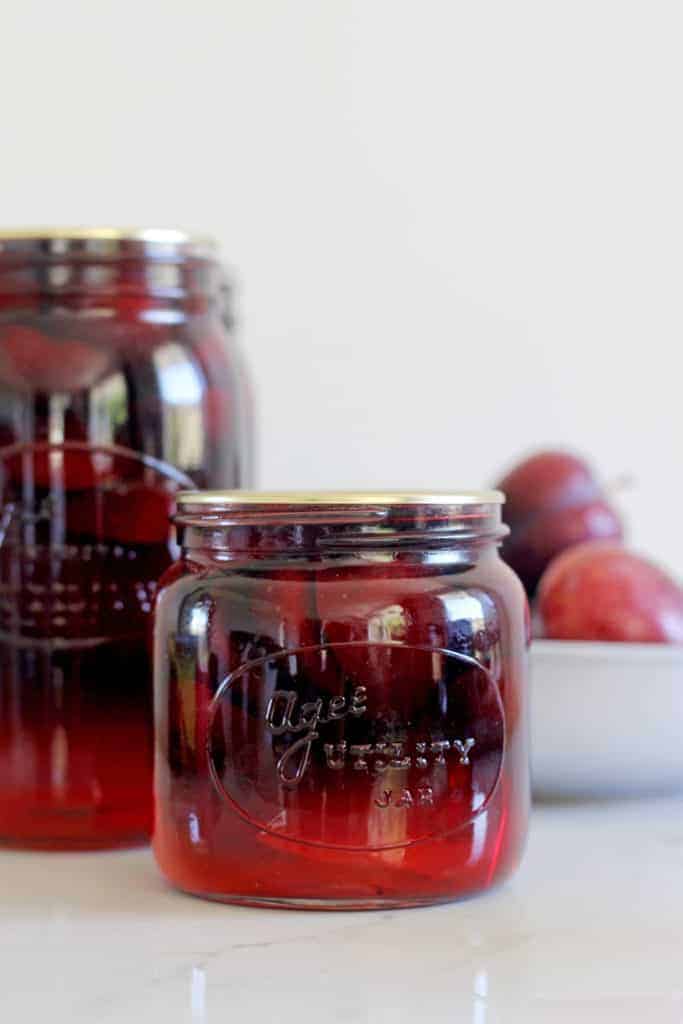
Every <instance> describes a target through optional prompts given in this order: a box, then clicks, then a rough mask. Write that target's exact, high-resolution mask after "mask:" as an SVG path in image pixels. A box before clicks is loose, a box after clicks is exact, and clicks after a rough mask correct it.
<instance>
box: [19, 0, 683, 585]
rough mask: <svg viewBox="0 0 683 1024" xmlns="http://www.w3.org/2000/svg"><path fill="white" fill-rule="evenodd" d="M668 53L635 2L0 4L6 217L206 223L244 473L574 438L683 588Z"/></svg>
mask: <svg viewBox="0 0 683 1024" xmlns="http://www.w3.org/2000/svg"><path fill="white" fill-rule="evenodd" d="M682 41H683V8H682V7H681V5H680V3H677V2H672V3H664V2H657V0H654V2H653V0H643V2H638V3H628V2H623V0H621V2H605V0H590V2H583V0H572V2H549V0H540V2H536V3H533V2H530V0H515V2H512V3H511V2H509V0H505V2H500V3H499V2H486V0H470V2H468V3H462V2H454V0H445V2H436V0H412V2H405V0H279V2H276V0H272V2H267V0H193V2H189V0H186V2H183V3H179V2H174V0H164V2H149V0H148V2H144V0H135V2H131V0H116V2H108V0H102V2H98V3H93V2H92V0H88V2H73V0H59V2H55V3H49V2H43V3H37V2H35V0H33V2H26V0H23V2H22V3H21V4H20V3H19V0H14V2H12V3H11V4H10V3H8V2H7V0H5V3H4V4H3V5H2V10H1V12H0V110H1V111H2V121H1V127H2V135H1V136H0V138H1V143H0V145H1V154H0V157H1V158H0V184H1V186H2V199H3V204H2V220H4V221H5V224H6V225H7V226H17V225H20V224H27V225H37V224H41V223H61V224H64V223H66V224H69V223H70V224H102V223H107V222H108V223H113V224H117V225H122V224H123V225H126V224H144V225H154V226H173V225H179V226H182V227H187V228H191V229H201V230H208V231H209V232H212V233H214V234H216V235H217V236H218V237H219V239H220V241H221V243H222V246H223V252H224V254H225V257H226V259H227V260H228V261H229V263H230V264H231V265H232V266H233V267H234V268H235V270H236V271H237V274H238V279H239V282H240V304H239V312H240V319H241V323H242V327H241V334H242V343H243V346H244V349H245V351H246V353H247V356H248V359H249V362H250V364H251V368H252V374H253V376H254V378H255V381H256V385H257V394H258V399H259V414H260V445H259V447H260V473H259V482H260V484H262V485H264V486H270V487H274V486H283V487H285V486H287V487H293V486H327V487H341V486H379V485H382V486H420V487H434V488H439V489H443V488H452V487H456V488H457V487H467V486H470V487H472V486H477V485H480V484H483V483H487V482H489V481H490V480H491V478H495V477H496V476H497V475H498V472H499V470H500V469H501V468H503V467H505V466H507V465H508V464H509V463H510V462H511V461H514V460H515V459H516V458H517V456H518V455H519V454H522V453H525V452H526V451H527V450H528V449H533V448H536V447H539V446H546V445H548V444H550V445H558V444H561V445H569V446H571V447H573V448H575V449H577V450H578V451H580V452H585V453H586V454H588V455H589V456H590V457H592V459H593V460H594V462H595V464H596V466H597V467H598V469H599V471H600V473H601V474H602V476H603V477H604V478H605V479H607V480H610V479H612V478H614V477H617V476H619V475H620V474H623V473H627V474H630V475H631V476H632V478H633V483H632V487H631V489H630V490H629V491H628V492H626V493H624V494H623V496H622V498H621V504H622V506H623V508H624V510H625V512H626V513H627V515H628V517H629V521H630V527H631V536H632V539H633V541H634V543H635V544H636V545H637V546H638V547H639V548H641V549H642V550H644V551H646V552H649V553H651V554H652V555H654V556H655V557H657V558H659V559H660V560H661V561H663V562H665V563H667V564H668V565H669V566H670V567H671V568H673V569H674V570H675V571H677V572H678V573H680V574H682V575H683V530H681V527H680V525H679V519H680V504H681V498H682V497H683V483H682V479H681V470H682V468H683V467H682V465H681V463H682V460H681V442H682V441H683V436H682V435H683V430H682V425H683V412H682V408H681V407H682V404H683V396H682V395H681V367H682V365H683V360H682V357H681V339H682V336H683V303H682V301H681V296H682V285H683V144H682V137H683V136H682V131H681V128H682V125H681V99H682V96H683V92H682V89H683V61H682V60H681V46H682Z"/></svg>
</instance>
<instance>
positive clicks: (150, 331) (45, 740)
mask: <svg viewBox="0 0 683 1024" xmlns="http://www.w3.org/2000/svg"><path fill="white" fill-rule="evenodd" d="M224 293H225V289H224V285H223V276H222V273H221V271H220V268H219V266H218V263H217V261H216V253H215V249H214V247H213V245H212V243H210V242H207V241H204V240H197V239H192V238H190V237H188V236H186V235H184V234H182V233H180V232H175V231H134V232H120V231H114V230H107V229H104V230H93V231H57V232H38V233H33V232H28V233H22V232H14V233H9V234H7V233H5V234H2V235H0V843H9V844H12V845H20V846H42V847H98V846H118V845H127V844H131V843H136V842H141V841H145V840H146V839H147V838H148V836H149V832H150V829H151V823H152V686H151V675H152V672H151V661H150V649H149V648H150V635H149V634H150V628H149V622H150V618H151V606H152V603H153V599H154V593H155V589H156V581H157V579H158V577H159V576H160V574H161V573H162V572H163V571H164V570H165V569H166V568H167V567H168V566H169V565H170V564H171V562H172V561H173V560H174V558H175V557H177V553H178V552H177V548H176V547H175V546H174V543H173V539H174V534H173V531H172V528H171V525H170V522H169V516H170V514H171V511H172V509H173V506H174V498H175V494H176V492H177V491H178V489H179V488H181V487H188V486H193V487H205V486H240V485H243V484H244V483H245V482H247V481H248V474H249V467H248V432H249V414H248V398H247V397H246V388H245V382H244V377H243V372H242V369H241V364H240V361H239V359H238V357H237V355H236V352H235V349H234V346H233V344H232V341H231V339H230V335H229V330H228V324H227V315H226V309H225V294H224Z"/></svg>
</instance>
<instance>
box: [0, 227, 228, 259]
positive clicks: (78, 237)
mask: <svg viewBox="0 0 683 1024" xmlns="http://www.w3.org/2000/svg"><path fill="white" fill-rule="evenodd" d="M217 251H218V246H217V244H216V242H215V240H214V239H212V238H210V237H208V236H204V235H194V234H191V233H188V232H186V231H179V230H177V229H175V228H113V227H92V228H86V227H74V228H68V227H64V228H45V227H36V228H8V229H1V228H0V255H1V254H3V253H16V254H17V255H19V254H25V255H27V256H28V255H35V256H43V257H46V256H47V257H50V256H54V257H60V256H67V255H69V256H78V255H80V256H95V257H98V258H100V259H103V258H104V259H106V258H107V257H109V258H113V257H117V256H122V255H129V256H136V255H137V256H144V257H145V258H148V259H173V258H175V259H180V258H187V257H194V258H196V259H213V258H215V256H216V254H217Z"/></svg>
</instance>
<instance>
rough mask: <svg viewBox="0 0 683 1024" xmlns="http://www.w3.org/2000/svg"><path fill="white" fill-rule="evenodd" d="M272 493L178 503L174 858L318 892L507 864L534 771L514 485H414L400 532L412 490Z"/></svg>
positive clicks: (169, 623) (388, 896)
mask: <svg viewBox="0 0 683 1024" xmlns="http://www.w3.org/2000/svg"><path fill="white" fill-rule="evenodd" d="M259 497H260V496H258V495H254V496H252V497H251V498H249V497H245V496H240V495H239V494H237V493H236V494H234V495H233V496H232V497H230V496H227V497H226V496H223V497H222V498H221V496H219V495H217V496H215V497H212V496H210V495H204V496H201V498H200V499H199V500H197V499H196V497H194V498H193V496H192V495H187V496H183V497H182V499H181V504H180V516H179V525H180V529H181V535H182V543H183V560H182V561H181V562H180V563H179V564H178V565H177V566H174V567H173V568H172V569H171V570H170V571H169V573H168V574H167V575H166V576H165V577H164V578H163V579H162V581H161V584H160V588H161V589H160V593H159V598H158V602H157V608H156V623H155V644H156V657H155V661H156V665H155V688H156V701H157V703H156V709H157V710H156V715H157V721H156V728H157V755H156V794H157V801H156V824H155V836H154V848H155V853H156V856H157V860H158V862H159V865H160V867H161V869H162V871H163V872H164V873H165V875H166V876H167V877H168V878H169V879H170V880H171V881H172V882H173V883H174V884H175V885H177V886H179V887H180V888H182V889H185V890H187V891H190V892H193V893H196V894H199V895H204V896H208V897H210V898H214V899H219V900H225V901H230V902H238V903H253V904H259V905H261V904H263V905H271V906H293V907H321V908H337V907H346V908H353V907H359V908H361V907H367V908H371V907H382V906H410V905H419V904H423V903H432V902H436V901H440V900H449V899H455V898H458V897H461V896H465V895H467V894H470V893H473V892H477V891H480V890H483V889H486V888H488V887H489V886H491V885H493V884H495V883H496V882H498V881H500V880H502V879H503V878H505V877H506V876H507V875H508V874H509V873H510V872H511V871H512V870H513V868H514V867H515V865H516V863H517V861H518V859H519V857H520V854H521V849H522V846H523V842H524V836H525V833H526V827H527V816H528V802H529V788H528V766H527V732H526V711H525V702H526V688H525V652H526V632H525V598H524V595H523V591H522V588H521V586H520V584H519V581H518V580H517V578H516V577H515V576H514V575H513V574H512V573H511V571H510V570H509V569H508V568H507V567H506V566H505V565H504V564H503V563H502V562H501V561H500V560H499V558H498V556H497V552H496V542H497V540H498V538H499V537H500V536H502V532H503V531H502V530H501V528H500V519H499V507H498V499H497V498H495V496H494V497H492V496H489V500H484V498H485V497H486V496H476V495H474V496H463V495H460V496H454V497H453V499H452V500H451V502H450V503H448V502H446V499H442V501H443V502H446V503H445V504H444V505H434V504H432V503H431V502H430V501H428V500H426V499H424V498H419V497H415V499H414V504H413V505H408V506H407V507H406V508H404V509H403V512H404V518H405V520H406V526H405V529H402V528H401V526H400V525H399V526H397V523H396V521H395V520H396V515H397V509H396V508H395V507H394V505H393V504H392V502H398V501H399V498H398V497H397V498H395V499H393V498H391V496H381V497H380V496H378V498H377V499H373V498H372V497H371V496H356V501H355V504H354V503H353V502H352V496H348V497H346V496H345V497H344V500H343V501H342V503H341V505H340V506H338V507H335V506H330V501H331V499H330V498H326V497H324V496H319V497H317V498H316V496H309V497H308V501H309V504H308V505H306V504H305V501H304V498H303V497H298V496H293V497H290V502H291V503H290V504H287V503H286V501H285V499H283V498H280V499H277V500H276V499H270V500H269V499H268V498H267V497H266V496H261V497H260V503H259ZM456 498H459V499H460V500H459V501H456ZM338 500H339V499H338ZM400 500H405V498H402V499H400ZM212 501H213V505H212V504H211V502H212ZM278 501H279V504H278ZM241 517H243V518H246V519H250V520H252V522H253V523H256V524H258V525H256V526H252V527H251V528H246V527H243V526H241V525H239V520H240V518H241ZM278 517H280V518H281V519H283V520H284V521H285V522H287V523H288V525H272V524H273V522H274V520H275V522H277V519H278ZM312 520H313V521H314V523H315V525H311V521H312ZM221 522H222V523H223V524H224V525H223V526H221V525H220V524H221ZM268 524H271V525H268Z"/></svg>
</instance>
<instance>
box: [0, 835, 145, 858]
mask: <svg viewBox="0 0 683 1024" xmlns="http://www.w3.org/2000/svg"><path fill="white" fill-rule="evenodd" d="M149 841H150V840H149V835H148V834H147V833H144V832H140V833H134V834H132V835H125V836H102V837H101V838H99V837H95V836H93V837H91V838H87V839H86V838H79V839H68V838H66V837H65V836H54V837H49V836H44V837H43V836H41V837H40V838H30V837H26V838H24V837H22V836H3V835H0V849H2V850H36V851H43V852H44V851H49V850H54V851H55V852H57V853H60V852H61V853H70V852H71V853H87V852H88V851H93V852H97V851H98V850H129V849H133V848H135V847H140V846H149Z"/></svg>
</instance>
